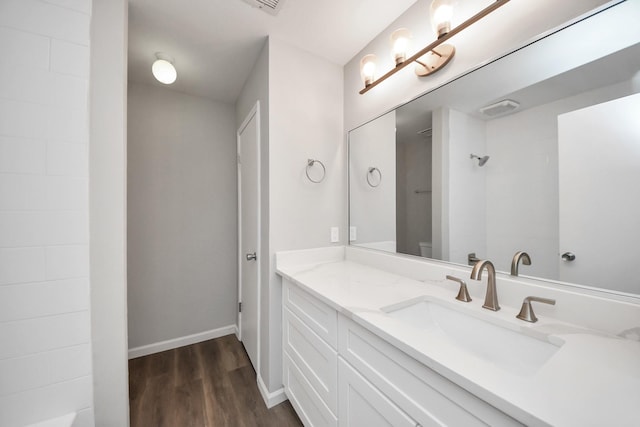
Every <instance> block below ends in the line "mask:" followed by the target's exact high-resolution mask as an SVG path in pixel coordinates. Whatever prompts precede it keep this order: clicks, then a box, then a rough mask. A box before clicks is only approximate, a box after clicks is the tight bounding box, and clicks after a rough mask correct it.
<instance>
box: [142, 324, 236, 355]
mask: <svg viewBox="0 0 640 427" xmlns="http://www.w3.org/2000/svg"><path fill="white" fill-rule="evenodd" d="M233 333H235V334H236V335H237V334H238V327H237V326H236V325H229V326H223V327H222V328H218V329H211V330H210V331H204V332H199V333H197V334H193V335H187V336H185V337H179V338H174V339H171V340H166V341H160V342H156V343H153V344H148V345H143V346H140V347H135V348H130V349H129V359H135V358H136V357H141V356H147V355H149V354H153V353H160V352H161V351H165V350H172V349H174V348H178V347H184V346H185V345H191V344H196V343H199V342H202V341H207V340H212V339H214V338H219V337H223V336H225V335H231V334H233Z"/></svg>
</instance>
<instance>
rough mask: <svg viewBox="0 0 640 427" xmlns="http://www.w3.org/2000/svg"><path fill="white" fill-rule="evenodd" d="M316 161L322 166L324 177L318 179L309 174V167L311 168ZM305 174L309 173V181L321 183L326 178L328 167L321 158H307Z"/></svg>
mask: <svg viewBox="0 0 640 427" xmlns="http://www.w3.org/2000/svg"><path fill="white" fill-rule="evenodd" d="M316 163H318V164H319V165H320V166H322V177H321V178H320V179H319V180H317V181H316V180H315V179H313V178H311V176H309V169H311V168H312V167H313V165H314V164H316ZM305 174H307V178H309V181H311V182H313V183H314V184H320V183H321V182H322V181H323V180H324V176H325V175H326V174H327V169H326V168H325V167H324V163H322V162H321V161H320V160H315V159H307V168H306V170H305Z"/></svg>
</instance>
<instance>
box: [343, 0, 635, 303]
mask: <svg viewBox="0 0 640 427" xmlns="http://www.w3.org/2000/svg"><path fill="white" fill-rule="evenodd" d="M616 8H619V6H613V7H612V8H610V9H608V10H606V11H605V12H600V13H598V14H595V15H593V16H591V17H589V18H587V19H586V20H583V21H581V22H579V23H577V24H574V25H572V26H569V27H567V28H565V29H563V30H560V31H558V32H556V33H554V34H551V35H548V36H546V37H544V38H541V39H540V40H538V41H537V42H535V43H532V44H530V45H529V46H527V47H525V48H523V49H520V50H517V51H515V52H513V53H511V54H509V55H507V56H505V57H503V58H501V59H499V60H496V61H493V62H491V63H489V64H487V65H485V66H483V67H481V68H479V69H477V70H475V71H473V72H471V73H469V74H467V75H465V76H463V77H461V78H458V79H456V80H454V81H451V82H449V83H447V84H445V85H444V86H442V87H440V88H438V89H436V90H434V91H432V92H430V93H427V94H425V95H423V96H422V97H420V98H418V99H416V100H414V101H412V102H409V103H407V104H405V105H403V106H400V107H399V108H397V109H395V110H394V111H391V112H389V113H387V114H385V115H383V116H381V117H378V118H376V119H374V120H372V121H370V122H368V123H366V124H364V125H362V126H360V127H358V128H356V129H353V130H352V131H351V132H349V192H350V193H349V194H350V205H349V208H350V227H351V237H352V239H351V242H350V243H351V244H352V245H358V246H363V247H368V248H373V249H379V250H386V251H392V252H398V253H402V254H409V255H415V256H422V257H426V258H433V259H438V260H443V261H449V262H453V263H458V264H465V265H466V264H470V263H473V261H474V259H490V260H491V261H492V262H494V264H495V265H496V268H497V269H498V270H502V271H509V268H510V264H511V260H512V257H513V255H514V254H515V253H516V252H517V251H526V252H527V253H528V254H529V255H530V256H531V260H532V263H531V265H530V266H521V267H520V273H521V275H528V276H533V277H536V278H543V279H549V280H553V281H558V282H565V283H575V284H581V285H586V286H591V287H597V288H602V289H606V290H613V291H617V292H623V293H628V294H640V276H638V275H637V274H636V273H635V272H634V271H633V270H634V269H633V268H632V266H634V265H635V264H636V259H637V256H638V255H637V254H638V245H637V243H638V242H640V93H639V92H640V44H639V43H638V41H639V38H640V37H639V36H638V32H637V31H627V32H624V34H621V33H618V35H616V36H615V37H613V38H614V39H615V41H614V42H606V46H605V45H604V43H605V42H604V41H603V42H602V43H603V45H602V46H600V45H598V46H597V49H595V48H594V47H595V46H592V45H591V46H590V45H588V44H587V43H581V42H580V41H581V40H583V38H587V36H586V32H590V31H592V32H598V33H600V34H603V32H608V31H611V32H614V33H615V31H614V30H613V29H611V30H607V27H606V25H607V23H609V22H615V13H616ZM620 9H621V8H620ZM605 13H606V14H607V16H605ZM612 17H613V18H612ZM605 18H606V19H605ZM532 67H534V69H533V70H532Z"/></svg>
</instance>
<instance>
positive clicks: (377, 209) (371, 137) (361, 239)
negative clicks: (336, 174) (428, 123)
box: [345, 111, 396, 252]
mask: <svg viewBox="0 0 640 427" xmlns="http://www.w3.org/2000/svg"><path fill="white" fill-rule="evenodd" d="M349 151H350V152H349V171H350V176H349V198H350V200H351V208H350V211H349V216H350V222H349V226H350V227H355V228H356V240H355V241H352V242H351V243H352V244H355V245H362V246H369V245H367V244H368V243H381V242H392V243H393V244H392V246H393V247H392V248H390V250H391V251H393V252H395V250H396V248H395V242H396V112H395V111H391V112H389V113H387V114H385V115H384V116H382V117H380V118H378V119H377V120H374V121H372V122H369V123H367V124H365V125H363V126H361V127H359V128H358V129H355V130H353V131H351V132H350V133H349ZM370 167H376V168H378V169H379V171H380V174H381V175H382V180H380V181H378V180H379V178H380V176H379V175H378V172H373V173H372V174H369V173H368V171H369V168H370ZM367 176H369V180H370V181H371V183H372V184H373V185H376V184H378V186H377V187H372V186H371V185H369V183H368V182H367ZM345 232H346V230H345ZM345 237H348V236H345Z"/></svg>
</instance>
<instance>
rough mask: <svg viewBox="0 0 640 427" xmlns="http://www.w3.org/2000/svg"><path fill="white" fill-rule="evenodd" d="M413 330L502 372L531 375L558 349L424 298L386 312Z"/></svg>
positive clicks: (385, 310) (392, 307) (385, 309)
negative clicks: (441, 339) (435, 336)
mask: <svg viewBox="0 0 640 427" xmlns="http://www.w3.org/2000/svg"><path fill="white" fill-rule="evenodd" d="M383 311H384V312H386V313H387V314H388V315H389V316H391V317H393V318H395V319H397V320H399V321H401V322H405V323H407V324H409V325H411V326H412V327H415V328H422V329H428V330H429V332H430V333H435V334H438V335H440V336H444V337H446V338H447V339H449V340H450V341H451V342H452V343H453V344H455V345H456V346H458V347H460V348H461V349H463V350H465V351H466V352H468V353H471V354H472V355H474V356H476V357H478V358H480V359H483V360H485V361H488V362H490V363H492V364H494V365H496V366H498V367H500V368H502V369H505V370H507V371H510V372H513V373H516V374H519V375H532V374H534V373H535V372H536V371H537V370H538V369H539V368H540V367H541V366H543V365H544V364H545V363H546V362H547V361H548V360H549V359H550V358H551V356H553V355H554V354H555V352H556V351H558V349H559V347H558V346H556V345H554V344H552V343H549V342H547V341H542V340H540V339H537V338H534V337H531V336H528V335H525V334H523V333H520V332H517V331H514V330H511V329H508V328H506V327H503V326H499V325H496V324H493V323H490V322H487V321H484V320H482V319H479V318H477V317H475V316H472V315H469V314H465V313H463V312H461V311H458V310H455V309H453V308H448V307H446V306H444V305H442V304H439V303H436V302H434V301H432V300H429V299H426V298H422V299H420V300H417V301H416V300H413V301H408V302H406V303H404V304H402V303H401V304H395V305H393V306H389V307H386V308H383Z"/></svg>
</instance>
